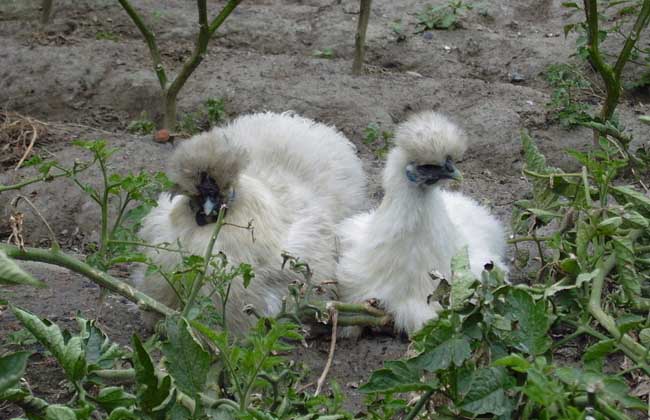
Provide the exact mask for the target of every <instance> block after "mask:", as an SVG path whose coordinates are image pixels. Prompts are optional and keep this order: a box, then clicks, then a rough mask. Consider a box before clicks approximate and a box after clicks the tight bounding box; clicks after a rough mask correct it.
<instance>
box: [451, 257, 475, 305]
mask: <svg viewBox="0 0 650 420" xmlns="http://www.w3.org/2000/svg"><path fill="white" fill-rule="evenodd" d="M451 276H452V281H451V292H450V295H449V303H450V305H451V310H452V311H456V310H459V309H462V308H463V307H464V306H465V304H466V303H467V300H468V299H469V298H470V297H471V296H472V295H473V294H474V285H475V284H476V283H477V282H478V279H477V278H476V277H474V274H472V271H471V269H470V266H469V253H468V247H463V249H462V250H461V251H460V252H459V253H458V254H456V255H455V256H454V257H453V258H452V259H451Z"/></svg>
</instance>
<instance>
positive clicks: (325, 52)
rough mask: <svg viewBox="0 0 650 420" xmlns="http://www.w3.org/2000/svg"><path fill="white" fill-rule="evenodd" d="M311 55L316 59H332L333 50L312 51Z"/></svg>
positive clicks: (333, 55)
mask: <svg viewBox="0 0 650 420" xmlns="http://www.w3.org/2000/svg"><path fill="white" fill-rule="evenodd" d="M312 55H313V56H314V57H316V58H327V59H332V58H334V57H335V54H334V50H333V49H331V48H323V49H322V50H314V52H313V53H312Z"/></svg>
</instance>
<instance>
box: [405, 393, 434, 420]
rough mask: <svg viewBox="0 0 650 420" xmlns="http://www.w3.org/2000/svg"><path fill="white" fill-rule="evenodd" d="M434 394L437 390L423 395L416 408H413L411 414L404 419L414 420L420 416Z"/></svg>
mask: <svg viewBox="0 0 650 420" xmlns="http://www.w3.org/2000/svg"><path fill="white" fill-rule="evenodd" d="M434 392H435V389H430V390H428V391H427V392H425V393H424V394H422V395H421V396H420V399H419V400H418V403H417V404H416V405H415V407H413V410H411V412H410V413H409V414H408V416H406V417H405V418H404V420H414V419H415V418H416V417H417V416H418V414H420V411H422V408H423V407H424V405H425V404H426V403H427V401H429V399H430V398H431V396H432V395H433V393H434Z"/></svg>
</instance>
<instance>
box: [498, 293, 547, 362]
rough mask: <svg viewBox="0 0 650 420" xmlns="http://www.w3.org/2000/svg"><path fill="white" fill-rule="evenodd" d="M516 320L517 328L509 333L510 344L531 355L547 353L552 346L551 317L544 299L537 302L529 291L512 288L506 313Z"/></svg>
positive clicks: (507, 301) (507, 300) (507, 299)
mask: <svg viewBox="0 0 650 420" xmlns="http://www.w3.org/2000/svg"><path fill="white" fill-rule="evenodd" d="M506 314H507V315H508V316H510V318H511V319H512V320H513V321H514V322H516V328H513V331H512V332H511V333H508V336H509V339H510V344H511V345H512V346H513V347H515V348H516V349H518V350H520V351H523V352H526V353H528V354H531V355H540V354H542V353H545V352H546V351H547V350H548V349H549V348H550V346H551V339H550V338H549V337H548V330H549V328H550V324H551V323H550V319H549V316H548V313H547V311H546V303H545V301H543V300H540V301H538V302H535V300H534V299H533V297H532V296H531V295H530V294H528V292H526V291H524V290H520V289H512V290H510V291H509V292H508V295H507V297H506V305H505V313H504V314H503V315H504V316H505V315H506Z"/></svg>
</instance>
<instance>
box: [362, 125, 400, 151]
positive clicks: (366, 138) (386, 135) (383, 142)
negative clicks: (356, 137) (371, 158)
mask: <svg viewBox="0 0 650 420" xmlns="http://www.w3.org/2000/svg"><path fill="white" fill-rule="evenodd" d="M393 137H394V134H393V133H392V132H391V131H387V130H382V129H381V128H380V126H379V125H378V124H375V123H370V124H368V126H367V127H366V128H365V130H363V142H364V144H367V145H368V146H370V147H372V149H373V152H374V153H375V156H376V157H377V159H384V158H385V157H386V154H387V153H388V151H389V150H390V148H391V147H392V145H393Z"/></svg>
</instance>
